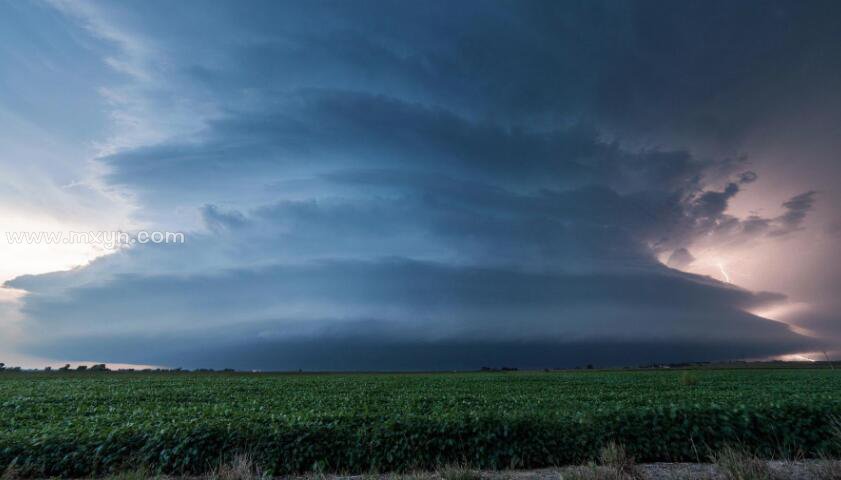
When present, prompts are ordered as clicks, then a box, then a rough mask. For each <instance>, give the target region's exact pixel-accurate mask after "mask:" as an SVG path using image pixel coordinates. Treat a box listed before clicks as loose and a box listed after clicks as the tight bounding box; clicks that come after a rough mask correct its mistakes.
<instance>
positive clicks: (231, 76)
mask: <svg viewBox="0 0 841 480" xmlns="http://www.w3.org/2000/svg"><path fill="white" fill-rule="evenodd" d="M761 5H762V7H761V8H760V4H750V2H749V3H745V4H739V5H734V4H732V3H730V2H709V3H704V4H698V5H692V4H669V5H666V4H663V3H661V2H645V1H640V2H564V3H557V2H523V3H510V2H459V3H457V4H447V3H445V2H431V3H430V2H425V3H423V4H407V3H395V2H382V1H378V2H354V3H353V4H350V3H346V2H315V3H309V4H304V3H286V2H267V3H255V4H252V5H249V6H247V7H245V6H242V5H238V4H236V3H234V2H215V3H210V4H208V3H202V4H201V5H198V4H191V3H190V2H179V3H177V4H155V3H154V2H152V3H151V4H149V5H148V6H146V5H144V8H135V6H132V5H114V4H111V5H109V4H97V3H94V4H92V5H88V6H86V8H81V7H78V6H76V7H74V6H71V5H63V4H58V5H57V8H58V10H59V11H61V12H62V15H64V16H65V17H66V20H67V22H69V23H71V24H73V23H74V22H75V23H77V24H80V25H82V26H84V27H85V28H86V29H87V34H88V35H90V34H93V37H94V38H95V39H96V41H99V42H104V43H106V44H110V45H111V47H112V49H113V50H114V51H111V52H109V54H108V57H107V58H108V59H110V60H109V61H110V62H111V63H112V64H113V65H117V66H119V70H120V71H121V72H122V73H123V77H121V79H120V81H115V80H113V79H108V81H109V82H110V84H109V91H110V92H112V97H113V98H118V100H114V103H113V105H112V108H113V109H114V112H117V113H121V114H123V115H124V116H130V117H131V118H132V119H133V121H134V122H135V123H134V124H133V125H135V126H136V125H155V124H156V122H158V121H159V120H160V121H164V119H169V120H166V125H174V127H173V130H174V131H172V132H164V133H161V132H159V131H158V130H157V129H156V130H155V132H154V135H153V134H152V133H150V132H146V133H147V134H146V135H140V134H138V133H137V132H134V131H133V132H134V133H133V135H132V136H131V142H129V141H127V140H124V141H119V142H118V141H113V142H112V144H111V145H109V148H107V149H103V151H102V152H101V153H100V154H99V155H97V157H96V159H95V161H94V164H95V165H96V167H97V172H98V176H97V179H98V180H99V181H100V182H102V184H103V185H104V187H103V188H106V189H107V190H108V191H109V192H117V193H119V194H120V195H121V196H122V197H121V198H125V199H128V200H127V201H129V202H130V203H131V206H132V218H133V219H134V220H136V221H137V222H139V223H141V224H143V225H144V226H146V227H149V228H159V229H177V230H179V231H185V232H186V233H187V235H186V238H187V241H186V243H185V244H183V245H134V246H132V247H131V248H126V249H122V250H120V251H118V252H116V253H112V254H110V255H106V256H102V257H100V258H98V259H96V260H94V261H92V262H91V263H89V264H87V265H84V266H80V267H79V268H76V269H73V270H70V271H63V272H55V273H49V274H43V275H25V276H21V277H18V278H16V279H13V280H10V281H9V282H7V284H6V285H7V287H14V288H17V289H21V290H24V291H26V292H27V293H26V295H25V297H24V299H23V305H22V307H21V310H20V311H21V313H22V315H23V320H21V322H20V328H21V329H22V331H24V332H29V334H27V335H23V337H22V339H21V340H20V341H19V342H18V344H17V345H18V348H19V349H20V350H21V351H24V352H26V353H28V354H33V355H38V356H42V357H53V358H67V359H94V358H95V359H97V360H99V361H103V362H121V363H141V364H166V365H173V366H184V367H202V366H204V367H236V368H259V369H268V370H271V369H297V368H305V369H368V370H401V369H408V370H424V369H451V368H478V367H480V366H483V365H490V366H500V365H503V364H505V365H509V366H520V367H529V368H541V367H557V366H572V365H581V364H586V363H595V364H602V365H627V364H637V363H648V362H665V361H687V360H716V359H734V358H764V357H769V356H775V355H781V354H786V353H796V352H806V351H813V350H815V349H819V348H823V346H824V344H825V343H826V342H825V341H824V340H822V339H820V338H816V337H814V336H805V335H803V334H802V333H796V332H795V331H794V330H792V329H791V328H789V327H788V326H787V325H786V324H783V323H780V322H776V321H772V320H769V319H767V318H763V317H761V316H758V315H757V314H756V312H759V311H764V310H767V309H769V308H772V307H777V306H780V305H785V304H786V303H787V302H789V301H790V299H789V298H788V297H787V295H785V294H783V293H771V292H764V291H751V290H749V289H747V288H743V287H739V286H736V285H731V284H728V283H724V282H721V281H719V280H716V279H714V278H710V277H709V276H703V275H697V274H693V273H688V272H686V271H683V270H686V269H687V268H689V266H691V265H693V264H694V263H695V261H696V260H698V259H699V258H701V257H702V256H703V255H704V254H705V253H704V252H706V251H709V250H711V249H713V250H716V249H717V250H716V251H718V250H721V249H726V248H738V247H740V246H744V245H757V244H765V243H768V242H782V241H786V239H787V238H791V237H793V236H797V235H798V234H800V233H801V232H802V230H804V228H805V225H806V222H807V220H808V219H809V216H810V215H811V213H812V211H813V210H814V209H815V208H816V205H818V204H819V202H820V201H821V198H822V197H821V195H822V194H820V193H817V192H816V191H814V190H812V189H804V190H798V191H796V192H785V193H781V194H780V195H779V196H778V197H776V198H774V199H773V200H772V201H771V205H772V206H773V207H775V208H777V210H776V211H750V212H747V213H743V212H742V213H736V212H734V211H733V209H732V206H733V204H734V202H735V201H736V200H737V199H738V198H739V197H740V196H741V195H742V194H743V192H745V191H746V190H749V189H752V188H754V187H755V186H756V185H758V184H761V182H762V178H763V177H762V172H761V169H759V168H758V167H759V166H761V165H759V164H760V163H761V159H758V160H754V158H752V157H751V156H749V155H742V154H741V153H740V152H738V148H736V147H734V146H738V145H739V144H740V142H741V141H742V139H744V138H745V137H746V136H747V135H749V134H750V132H751V131H752V129H753V128H754V126H755V125H756V124H757V122H758V121H759V120H758V119H760V118H762V117H763V116H766V115H768V114H769V113H773V112H772V111H771V109H773V108H774V107H773V105H771V104H772V103H773V104H774V105H776V104H780V103H782V104H788V103H790V102H791V101H792V100H791V99H792V96H791V93H790V87H791V85H793V84H799V82H801V81H802V80H803V78H804V77H805V76H808V75H814V76H816V77H817V78H820V79H821V80H820V81H823V80H825V78H826V77H827V76H833V75H835V76H837V75H838V74H839V72H841V68H839V64H838V61H837V59H835V58H828V59H826V61H825V62H824V63H821V64H819V65H818V64H816V63H815V61H816V60H815V57H814V55H816V54H814V53H808V54H806V55H805V56H804V55H801V53H802V52H804V51H805V52H813V50H812V49H822V48H824V45H825V44H826V42H828V41H834V42H835V44H838V42H837V40H841V39H839V38H836V37H838V36H841V35H839V33H838V32H839V30H836V29H834V28H833V24H832V23H831V21H830V20H829V19H828V18H835V19H837V18H839V15H837V13H838V12H834V10H837V5H835V4H833V3H821V2H810V3H807V4H804V3H797V2H770V3H767V4H766V3H762V4H761ZM161 8H166V9H167V11H168V12H169V13H168V14H167V15H164V16H161V15H158V14H153V12H159V11H160V9H161ZM829 13H836V15H829ZM745 25H750V28H745ZM783 67H784V68H783ZM115 68H116V67H115ZM819 83H820V82H819ZM756 85H759V88H756ZM821 85H823V84H820V85H818V86H817V87H816V88H820V87H821ZM775 96H779V101H778V102H769V98H773V97H775ZM141 107H142V108H141ZM185 112H186V114H185Z"/></svg>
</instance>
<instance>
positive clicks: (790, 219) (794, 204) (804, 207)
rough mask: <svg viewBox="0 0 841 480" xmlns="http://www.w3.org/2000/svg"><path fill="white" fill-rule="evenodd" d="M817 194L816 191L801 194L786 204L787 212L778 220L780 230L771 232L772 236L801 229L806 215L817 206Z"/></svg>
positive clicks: (784, 205)
mask: <svg viewBox="0 0 841 480" xmlns="http://www.w3.org/2000/svg"><path fill="white" fill-rule="evenodd" d="M816 194H817V192H815V191H810V192H806V193H801V194H800V195H795V196H794V197H791V198H790V199H789V200H788V201H786V202H784V203H783V205H782V206H783V208H784V209H785V210H786V212H785V213H784V214H782V215H780V216H779V217H778V218H777V221H778V222H779V224H780V228H778V229H776V230H774V231H773V232H771V235H785V234H787V233H791V232H793V231H795V230H798V229H800V225H801V224H802V223H803V220H805V219H806V214H807V213H808V212H809V210H811V209H812V207H813V206H814V204H815V195H816Z"/></svg>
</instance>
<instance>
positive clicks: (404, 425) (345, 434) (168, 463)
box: [0, 369, 841, 476]
mask: <svg viewBox="0 0 841 480" xmlns="http://www.w3.org/2000/svg"><path fill="white" fill-rule="evenodd" d="M0 412H2V413H1V414H0V470H2V469H3V467H4V466H9V465H13V466H14V469H15V471H16V472H17V473H18V474H21V475H25V476H55V475H60V476H89V475H99V474H105V473H109V472H114V471H119V470H121V469H126V468H133V467H136V466H137V465H144V466H147V467H148V468H151V469H154V470H157V471H160V472H167V473H183V474H195V473H201V472H204V471H207V469H208V468H210V467H211V466H212V465H218V464H219V462H220V461H224V460H225V459H228V458H230V457H231V456H233V455H235V454H237V453H240V452H248V453H249V454H250V455H252V456H253V458H254V459H255V461H256V462H258V463H259V464H260V465H261V466H262V467H263V468H264V469H265V470H266V471H268V472H270V473H274V474H281V473H287V472H301V471H309V470H320V471H336V472H368V471H395V470H396V471H400V470H410V469H418V468H435V467H437V466H440V465H443V464H452V463H459V464H462V465H470V466H474V467H480V468H510V467H518V468H529V467H543V466H551V465H559V464H566V463H580V462H584V461H587V460H588V459H591V458H593V457H594V456H595V455H596V454H597V452H598V451H599V449H600V448H601V447H602V446H604V445H605V444H606V443H607V442H610V441H615V442H617V443H620V444H623V445H624V446H625V447H626V448H627V450H628V451H629V452H630V453H631V454H632V455H633V456H634V457H636V458H637V459H638V460H639V461H656V460H689V461H695V460H698V459H701V460H705V459H706V456H707V455H709V453H710V452H712V451H715V450H716V449H718V448H721V447H722V446H724V445H732V444H737V445H740V446H741V447H743V448H747V449H750V450H752V451H754V452H756V453H757V454H760V455H763V456H769V457H771V456H780V455H797V454H802V455H806V456H814V455H818V454H822V453H837V451H838V448H839V446H838V444H837V439H838V435H837V434H834V432H833V429H834V428H835V426H836V425H837V424H836V423H835V419H836V418H837V417H836V416H837V415H841V371H839V370H820V369H767V370H766V369H762V370H760V369H744V370H697V371H691V372H684V371H677V370H651V371H576V372H546V373H544V372H509V373H459V374H376V375H375V374H353V375H351V374H347V375H339V374H336V375H306V374H233V373H231V374H227V373H224V374H223V373H206V374H201V373H91V372H88V373H64V372H52V373H4V374H0Z"/></svg>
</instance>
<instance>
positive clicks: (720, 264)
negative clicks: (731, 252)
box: [716, 260, 732, 283]
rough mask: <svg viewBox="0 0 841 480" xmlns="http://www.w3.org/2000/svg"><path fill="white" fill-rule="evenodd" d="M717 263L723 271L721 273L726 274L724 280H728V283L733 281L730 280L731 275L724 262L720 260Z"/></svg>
mask: <svg viewBox="0 0 841 480" xmlns="http://www.w3.org/2000/svg"><path fill="white" fill-rule="evenodd" d="M716 265H718V269H719V270H720V271H721V274H722V275H723V276H724V281H725V282H727V283H732V282H731V281H730V275H728V274H727V270H725V269H724V264H723V263H721V260H719V261H718V263H717V264H716Z"/></svg>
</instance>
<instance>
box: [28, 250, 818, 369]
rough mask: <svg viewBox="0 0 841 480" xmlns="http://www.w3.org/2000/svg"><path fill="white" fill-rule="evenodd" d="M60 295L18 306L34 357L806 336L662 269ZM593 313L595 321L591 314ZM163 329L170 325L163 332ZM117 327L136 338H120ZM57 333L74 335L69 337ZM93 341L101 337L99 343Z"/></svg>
mask: <svg viewBox="0 0 841 480" xmlns="http://www.w3.org/2000/svg"><path fill="white" fill-rule="evenodd" d="M66 293H67V294H66V295H61V296H44V297H42V298H40V300H39V301H37V302H33V303H29V304H28V305H27V307H26V313H27V314H28V315H29V316H31V317H32V318H34V319H40V320H38V321H37V323H35V324H33V325H32V326H33V327H37V328H40V329H43V331H45V332H52V334H50V335H44V336H43V337H42V338H40V339H38V340H37V341H36V342H33V344H32V345H30V348H31V351H32V352H34V353H38V354H47V353H49V354H52V355H62V356H69V357H73V358H75V357H78V356H80V355H90V354H95V355H105V354H107V356H110V355H112V354H114V353H117V352H116V351H114V350H109V349H111V348H112V346H109V345H110V344H111V342H112V341H115V342H117V343H118V344H120V345H122V346H121V347H120V350H122V353H123V354H125V355H127V356H126V357H122V358H123V359H125V360H126V361H129V360H130V361H137V362H140V363H149V362H152V363H154V361H155V359H156V358H157V357H156V356H157V355H160V354H161V352H160V351H159V350H158V348H157V347H156V349H154V350H151V351H150V350H148V348H147V347H148V345H149V344H150V343H155V344H156V345H161V344H160V342H162V345H161V346H162V347H163V350H164V358H171V359H173V360H175V359H177V363H178V364H181V365H187V366H200V365H201V363H200V362H201V360H199V359H198V358H191V356H192V355H196V354H198V352H197V351H196V350H195V349H194V348H193V347H187V346H184V344H182V348H181V349H180V350H179V349H178V348H176V345H177V340H176V339H177V338H182V339H186V338H191V339H193V340H192V341H191V342H190V343H192V342H198V343H199V344H201V345H202V347H201V348H209V349H212V350H213V351H214V352H216V353H215V354H214V355H215V356H216V357H217V359H216V360H214V361H213V362H212V365H214V366H222V365H228V364H234V365H241V363H240V362H241V360H240V359H238V358H237V356H235V354H237V353H238V352H240V353H241V350H240V349H243V348H248V346H249V345H250V346H251V347H252V348H257V349H268V347H269V346H270V345H275V346H277V347H282V348H283V349H284V350H285V351H287V352H290V351H303V350H307V349H308V348H310V347H312V346H314V345H316V344H317V343H318V342H319V341H321V340H322V339H323V340H324V341H326V342H327V344H335V345H339V344H341V345H342V347H341V348H339V349H337V350H336V351H334V352H333V353H331V354H330V355H328V356H327V357H325V359H324V362H326V363H319V362H315V363H311V362H312V361H313V360H314V358H315V357H314V356H312V355H304V356H301V357H298V360H299V361H301V362H304V364H306V365H307V368H327V367H326V366H325V365H327V364H329V363H331V362H342V363H343V364H344V368H349V369H356V368H374V366H372V365H370V364H369V363H366V360H364V358H365V356H363V357H362V358H356V357H355V353H354V352H357V351H360V350H362V351H369V353H368V355H370V354H371V352H370V351H371V350H372V349H373V350H376V345H378V344H380V345H381V346H382V347H383V350H382V351H381V352H380V353H379V355H381V356H382V357H383V358H391V359H395V360H396V359H397V356H398V351H399V350H398V348H406V349H407V350H404V351H403V352H402V353H400V355H399V356H400V357H401V358H400V359H399V361H397V362H396V363H395V364H383V365H381V366H380V367H379V368H382V369H394V368H401V367H403V366H405V367H406V368H413V369H416V368H431V367H428V366H427V365H435V366H437V367H438V368H455V367H462V368H464V367H471V368H476V367H477V366H481V365H470V362H471V361H473V360H472V357H467V358H461V359H458V358H456V357H454V354H455V352H456V351H457V347H458V346H460V345H461V346H464V347H465V348H466V350H467V351H470V350H475V351H476V352H477V355H478V357H477V358H481V359H483V361H491V360H492V356H491V355H490V353H491V352H492V351H493V348H495V347H505V346H517V345H518V344H519V345H520V346H519V347H517V348H518V349H519V350H520V351H519V353H517V354H516V355H514V357H519V358H520V359H521V360H520V362H521V363H520V364H522V362H523V361H525V362H527V363H526V364H525V365H528V366H537V365H538V364H539V362H548V363H544V365H568V364H569V361H570V358H569V357H568V356H567V355H566V354H565V353H564V352H561V351H559V352H558V353H557V354H556V355H547V354H546V350H547V348H546V347H547V346H548V345H550V344H551V343H552V342H556V343H557V344H559V345H569V346H570V348H571V349H572V350H575V351H577V350H578V349H580V348H581V347H582V345H577V346H576V345H575V344H583V345H590V346H592V347H593V348H595V350H593V351H591V353H590V355H589V357H588V358H600V359H602V360H603V361H604V360H605V358H610V357H609V356H608V357H605V354H606V353H607V352H608V349H607V348H606V347H608V346H613V345H615V344H625V345H626V346H627V347H628V348H629V349H630V351H631V352H638V349H641V348H642V347H643V346H644V345H649V344H657V345H659V347H658V348H659V349H661V352H660V353H656V354H653V355H654V356H655V357H657V358H659V357H660V356H661V355H664V356H668V355H667V353H666V352H669V351H671V350H670V348H669V347H668V346H667V345H668V344H669V343H673V342H678V343H682V344H685V345H694V346H695V347H696V349H698V348H700V347H701V346H702V345H707V346H709V347H710V348H711V350H710V351H708V352H707V353H706V354H704V355H707V357H710V356H714V355H716V354H720V352H723V351H732V349H734V348H736V346H739V348H742V349H745V351H750V352H754V353H755V352H762V354H772V353H780V352H785V351H790V350H792V349H797V348H803V347H804V346H806V345H812V344H813V342H811V341H809V340H807V339H805V338H803V337H799V336H797V335H794V334H792V333H791V332H790V331H789V330H788V329H787V328H786V327H784V326H782V325H780V324H775V323H773V322H768V321H766V320H764V319H760V318H758V317H754V316H752V315H750V314H747V313H744V311H743V309H746V308H748V309H749V308H759V307H762V306H768V305H773V304H775V303H778V302H780V301H783V300H784V298H783V297H781V296H780V295H777V294H770V293H758V294H754V293H750V292H747V291H744V290H740V289H736V288H724V287H722V286H721V285H720V284H717V283H715V282H711V281H708V280H705V279H703V278H698V277H694V276H691V275H686V274H681V273H678V272H674V271H668V270H666V269H663V268H661V269H655V270H652V271H649V272H641V273H623V274H601V273H593V274H574V275H569V274H560V273H543V274H540V273H528V272H523V271H517V270H509V269H492V268H480V267H456V266H448V265H443V264H435V263H428V262H417V261H408V260H401V259H392V260H383V261H377V262H335V261H332V262H321V263H317V264H310V265H306V266H277V267H267V268H263V269H260V270H237V271H227V272H223V273H220V274H217V275H214V276H173V275H170V276H155V277H148V276H137V275H133V276H122V277H121V278H119V279H118V281H116V282H111V283H109V284H107V285H100V286H81V287H76V288H74V289H72V290H70V291H68V292H66ZM33 295H35V296H39V292H38V291H35V292H34V293H33ZM149 298H154V299H155V302H154V304H149V303H148V299H149ZM93 305H95V310H94V311H95V313H96V315H97V316H98V317H100V318H101V319H107V321H105V322H101V321H99V320H92V319H91V314H92V313H93V312H92V310H91V309H92V307H93ZM596 306H597V307H596ZM59 313H60V314H59ZM594 314H596V315H597V317H595V318H592V316H593V315H594ZM185 315H197V316H200V317H201V318H202V324H200V325H195V324H193V325H185V324H184V323H183V322H182V321H181V320H180V319H182V318H184V316H185ZM91 324H93V326H95V328H93V329H91V330H87V329H86V330H85V333H80V332H79V330H78V327H79V326H80V325H91ZM140 325H142V328H138V327H139V326H140ZM166 325H170V326H172V325H178V328H175V329H172V328H169V329H164V328H162V327H163V326H166ZM127 330H128V331H133V332H134V333H133V335H136V336H134V338H133V339H129V338H127V337H124V336H123V333H122V332H125V331H127ZM68 338H73V341H71V342H67V341H66V340H67V339H68ZM96 338H108V339H111V340H109V341H107V342H103V343H102V344H101V345H100V346H98V347H97V346H94V345H93V344H94V343H95V342H96V340H95V339H96ZM529 343H537V344H538V345H539V346H541V348H542V350H543V351H544V353H543V354H541V356H540V357H539V358H533V359H528V358H527V356H525V357H524V353H525V350H524V349H525V348H526V345H528V344H529ZM237 345H238V346H239V347H237ZM470 345H472V346H470ZM314 351H319V349H318V348H317V349H316V350H314ZM424 351H425V352H426V353H425V354H424ZM438 351H440V352H448V353H446V354H445V356H444V357H442V358H437V359H435V360H432V359H430V358H429V357H428V356H427V355H430V354H434V353H435V352H438ZM410 352H414V353H411V354H410ZM638 353H639V352H638ZM226 355H231V356H226ZM628 356H630V357H633V356H634V354H633V353H628ZM199 357H201V355H199ZM202 358H203V359H206V357H202ZM500 358H507V357H505V355H503V356H502V357H500ZM638 358H640V359H642V358H644V357H638ZM275 360H277V361H281V360H282V361H281V363H279V364H277V365H275V366H276V368H280V367H282V368H293V367H295V365H300V364H295V363H294V357H290V356H289V355H286V356H284V355H282V354H278V353H276V354H275V355H269V356H268V357H266V358H264V359H262V360H260V361H257V362H255V363H254V365H253V366H257V367H259V368H271V367H272V362H273V361H275ZM535 362H538V363H535ZM334 365H335V363H334ZM331 368H336V367H331Z"/></svg>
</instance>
